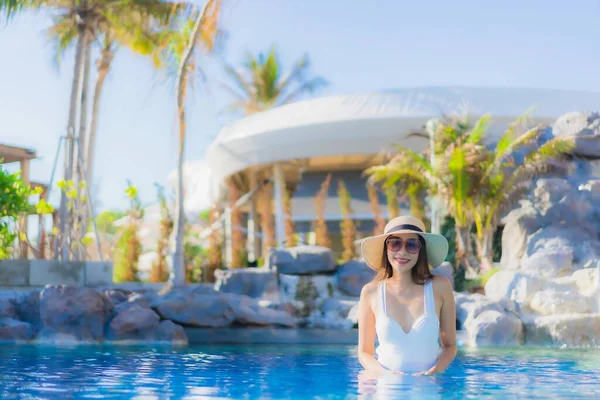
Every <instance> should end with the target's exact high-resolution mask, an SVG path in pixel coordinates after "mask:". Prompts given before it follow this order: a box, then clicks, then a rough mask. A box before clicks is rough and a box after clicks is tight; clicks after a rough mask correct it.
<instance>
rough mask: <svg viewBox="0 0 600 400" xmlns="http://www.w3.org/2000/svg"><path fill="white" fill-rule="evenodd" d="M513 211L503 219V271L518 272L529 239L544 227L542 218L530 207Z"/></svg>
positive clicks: (528, 204) (501, 261)
mask: <svg viewBox="0 0 600 400" xmlns="http://www.w3.org/2000/svg"><path fill="white" fill-rule="evenodd" d="M523 203H525V204H526V205H525V206H523V207H521V208H517V209H515V210H512V211H511V212H510V213H508V215H507V216H506V217H505V218H504V219H503V222H504V230H503V233H502V257H501V259H500V265H501V267H502V269H510V270H516V269H519V268H520V267H521V258H522V257H523V254H525V251H526V250H527V238H528V237H529V236H530V235H531V234H533V233H534V232H536V231H537V230H538V229H540V228H541V227H542V217H541V216H540V214H539V212H538V211H537V210H535V209H534V208H533V206H531V205H530V203H527V202H523Z"/></svg>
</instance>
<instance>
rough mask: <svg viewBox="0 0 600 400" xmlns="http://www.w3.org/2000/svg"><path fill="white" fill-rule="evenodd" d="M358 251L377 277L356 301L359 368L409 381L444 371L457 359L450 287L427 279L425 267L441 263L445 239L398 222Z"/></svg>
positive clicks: (414, 221)
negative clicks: (387, 372)
mask: <svg viewBox="0 0 600 400" xmlns="http://www.w3.org/2000/svg"><path fill="white" fill-rule="evenodd" d="M361 251H362V255H363V257H364V259H365V261H366V263H367V264H368V265H369V266H370V267H371V268H373V269H374V270H375V271H377V276H376V278H375V279H374V281H373V282H370V283H368V284H367V285H365V286H364V287H363V289H362V292H361V295H360V304H359V318H358V358H359V360H360V363H361V364H362V366H363V367H364V368H365V369H366V370H368V371H384V370H392V371H394V372H395V373H399V374H413V375H432V374H435V373H439V372H442V371H444V370H445V369H446V368H447V367H448V366H449V365H450V363H451V362H452V361H453V360H454V357H455V356H456V306H455V303H454V293H453V290H452V286H451V285H450V282H449V281H448V279H447V278H445V277H443V276H434V275H432V274H431V272H430V270H429V264H432V265H433V266H436V267H437V266H438V265H440V264H441V263H442V262H443V261H444V259H445V258H446V254H447V253H448V241H447V240H446V238H445V237H444V236H442V235H436V234H432V233H427V232H425V225H424V224H423V222H422V221H420V220H419V219H418V218H415V217H411V216H401V217H397V218H394V219H392V220H391V221H390V222H388V224H387V225H386V226H385V230H384V234H382V235H378V236H372V237H369V238H367V239H365V240H364V241H363V242H362V245H361ZM376 338H377V339H378V342H379V347H378V348H377V352H375V351H374V347H375V339H376ZM440 341H441V346H440ZM375 354H377V357H375Z"/></svg>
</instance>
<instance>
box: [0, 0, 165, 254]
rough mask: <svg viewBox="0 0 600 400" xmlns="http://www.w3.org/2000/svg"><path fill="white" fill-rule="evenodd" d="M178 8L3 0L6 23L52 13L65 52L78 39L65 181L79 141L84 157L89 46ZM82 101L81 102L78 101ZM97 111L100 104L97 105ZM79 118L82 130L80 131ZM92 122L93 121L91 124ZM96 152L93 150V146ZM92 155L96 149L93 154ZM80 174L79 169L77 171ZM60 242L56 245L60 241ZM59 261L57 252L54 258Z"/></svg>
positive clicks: (95, 0)
mask: <svg viewBox="0 0 600 400" xmlns="http://www.w3.org/2000/svg"><path fill="white" fill-rule="evenodd" d="M173 7H177V5H173V4H171V5H168V4H167V3H163V2H162V1H160V0H122V1H114V0H2V1H0V14H5V15H6V17H7V20H9V19H10V18H12V17H13V16H15V15H16V14H17V13H19V12H21V11H23V10H29V9H31V10H39V9H48V10H52V12H53V19H54V26H53V27H52V28H50V30H51V32H52V33H53V34H54V36H55V37H57V38H58V47H59V50H60V51H64V49H66V48H67V47H69V46H70V45H72V43H73V42H74V41H76V46H75V47H76V50H75V63H74V73H73V80H72V84H71V99H70V106H69V116H68V122H67V135H66V137H67V139H68V140H67V152H66V157H67V162H66V167H65V175H64V179H65V181H70V180H72V179H73V175H74V174H75V173H76V170H77V168H75V167H74V166H75V165H76V164H75V163H76V160H75V156H76V153H75V151H76V148H75V139H79V140H80V142H79V143H80V145H81V148H80V151H81V152H82V153H83V156H84V157H85V156H86V154H85V153H86V147H85V133H86V132H85V131H86V129H87V128H86V124H87V98H88V96H87V93H86V91H87V82H88V79H89V70H90V66H89V64H90V59H91V44H92V42H93V41H94V40H96V38H98V37H102V35H103V34H105V33H107V32H111V33H114V34H115V38H125V37H132V36H134V32H138V31H139V30H140V29H141V28H142V27H143V22H144V21H147V20H148V19H149V18H150V17H151V16H157V15H158V16H159V17H160V18H164V16H166V15H168V14H167V13H165V10H168V9H171V8H173ZM79 99H81V104H78V103H79V102H78V100H79ZM95 106H96V107H97V104H96V105H95ZM78 118H79V129H77V128H76V124H77V120H78ZM93 123H95V121H94V120H93ZM92 149H93V147H92ZM92 151H93V150H92ZM77 173H78V174H80V173H81V171H78V172H77ZM66 204H67V198H66V194H65V193H64V192H62V195H61V212H60V240H61V241H62V251H61V257H62V259H64V260H66V259H69V257H70V247H71V246H72V245H73V238H72V234H73V232H72V229H73V227H71V226H68V224H67V221H68V220H73V219H72V218H68V217H67V213H68V211H67V206H66ZM57 242H58V241H57ZM55 256H56V257H58V254H56V255H55Z"/></svg>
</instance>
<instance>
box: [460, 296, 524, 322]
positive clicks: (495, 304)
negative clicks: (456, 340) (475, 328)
mask: <svg viewBox="0 0 600 400" xmlns="http://www.w3.org/2000/svg"><path fill="white" fill-rule="evenodd" d="M454 301H455V303H456V319H457V320H458V322H459V329H461V328H462V327H464V326H465V325H466V324H467V323H468V322H469V321H471V320H473V319H475V318H477V317H478V316H479V315H480V314H482V313H483V312H485V311H489V310H494V311H498V312H501V313H503V312H505V311H514V309H515V307H514V304H513V303H512V302H511V301H510V300H508V299H500V300H496V301H492V300H490V299H489V298H488V297H486V296H484V295H482V294H480V293H474V294H464V293H455V294H454Z"/></svg>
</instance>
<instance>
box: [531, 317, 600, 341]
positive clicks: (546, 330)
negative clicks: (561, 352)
mask: <svg viewBox="0 0 600 400" xmlns="http://www.w3.org/2000/svg"><path fill="white" fill-rule="evenodd" d="M525 327H526V332H527V334H526V338H525V342H526V344H532V345H557V344H558V345H566V346H594V347H597V346H600V335H599V334H598V333H599V332H600V313H595V314H561V315H548V316H540V317H536V318H535V319H533V320H531V321H526V325H525Z"/></svg>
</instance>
